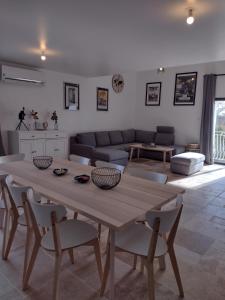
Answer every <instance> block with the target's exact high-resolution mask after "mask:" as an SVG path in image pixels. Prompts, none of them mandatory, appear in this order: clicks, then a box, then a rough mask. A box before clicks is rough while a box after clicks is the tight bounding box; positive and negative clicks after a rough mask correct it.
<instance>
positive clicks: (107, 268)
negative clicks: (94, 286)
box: [100, 247, 110, 297]
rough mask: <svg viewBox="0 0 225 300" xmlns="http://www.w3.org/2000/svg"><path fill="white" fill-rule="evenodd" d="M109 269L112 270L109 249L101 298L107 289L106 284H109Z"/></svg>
mask: <svg viewBox="0 0 225 300" xmlns="http://www.w3.org/2000/svg"><path fill="white" fill-rule="evenodd" d="M109 268H110V250H109V247H108V251H107V254H106V262H105V268H104V272H103V278H102V285H101V290H100V296H101V297H102V296H103V294H104V292H105V288H106V283H107V279H108V276H109Z"/></svg>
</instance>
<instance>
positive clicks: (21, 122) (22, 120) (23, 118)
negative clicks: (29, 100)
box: [16, 107, 29, 130]
mask: <svg viewBox="0 0 225 300" xmlns="http://www.w3.org/2000/svg"><path fill="white" fill-rule="evenodd" d="M25 116H26V114H25V107H23V109H22V110H21V111H20V112H19V115H18V118H19V120H20V121H19V124H18V125H17V127H16V130H20V129H21V126H22V125H23V126H24V127H25V128H26V130H29V128H28V127H27V125H26V124H25V123H24V120H25Z"/></svg>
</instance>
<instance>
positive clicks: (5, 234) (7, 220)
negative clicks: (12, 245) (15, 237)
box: [2, 211, 10, 259]
mask: <svg viewBox="0 0 225 300" xmlns="http://www.w3.org/2000/svg"><path fill="white" fill-rule="evenodd" d="M9 224H10V214H9V212H8V211H6V213H5V219H4V232H3V242H2V259H4V257H5V250H6V244H7V241H8V236H9Z"/></svg>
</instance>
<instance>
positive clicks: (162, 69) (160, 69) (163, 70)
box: [157, 67, 165, 73]
mask: <svg viewBox="0 0 225 300" xmlns="http://www.w3.org/2000/svg"><path fill="white" fill-rule="evenodd" d="M157 71H158V73H162V72H165V68H163V67H160V68H158V69H157Z"/></svg>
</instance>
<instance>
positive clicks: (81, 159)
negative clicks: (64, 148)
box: [69, 154, 91, 166]
mask: <svg viewBox="0 0 225 300" xmlns="http://www.w3.org/2000/svg"><path fill="white" fill-rule="evenodd" d="M69 159H70V160H71V161H74V162H77V163H79V164H81V165H87V166H88V165H90V161H91V160H90V158H87V157H83V156H79V155H75V154H70V156H69Z"/></svg>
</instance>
